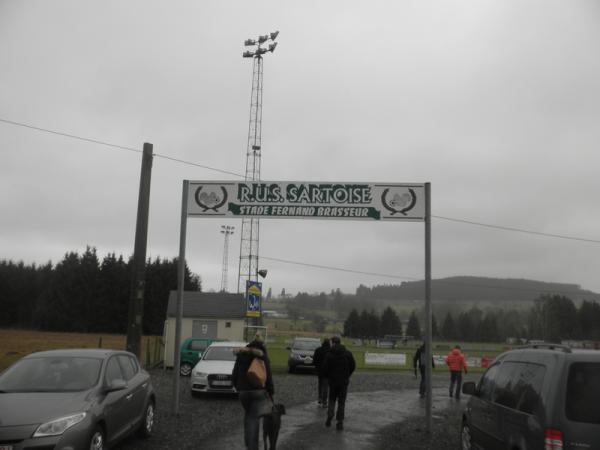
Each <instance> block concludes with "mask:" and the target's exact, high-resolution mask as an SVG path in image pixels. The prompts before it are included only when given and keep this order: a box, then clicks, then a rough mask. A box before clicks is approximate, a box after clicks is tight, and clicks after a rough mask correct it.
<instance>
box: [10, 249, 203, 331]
mask: <svg viewBox="0 0 600 450" xmlns="http://www.w3.org/2000/svg"><path fill="white" fill-rule="evenodd" d="M177 266H178V261H177V258H173V259H161V258H156V259H154V260H150V259H149V260H148V261H147V262H146V286H145V292H144V318H143V333H144V334H162V332H163V324H164V320H165V316H166V310H167V302H168V298H169V292H170V291H171V290H174V289H177ZM132 267H133V264H132V258H128V259H127V261H126V260H125V259H124V258H123V256H122V255H119V256H116V255H115V254H114V253H110V254H108V255H106V256H105V257H104V258H103V259H102V260H101V261H100V259H99V258H98V255H97V252H96V249H95V248H90V247H88V248H87V249H86V250H85V252H83V253H82V254H81V255H80V254H78V253H77V252H68V253H66V254H65V256H64V257H63V259H62V260H61V261H60V262H58V263H57V264H56V265H53V264H52V263H50V262H49V263H47V264H44V265H36V264H31V265H26V264H24V263H23V262H18V263H15V262H13V261H6V260H2V261H0V309H1V310H2V314H0V326H1V327H16V328H29V329H38V330H47V331H73V332H103V333H125V332H126V330H127V319H128V313H129V298H130V295H131V283H132ZM184 287H185V290H196V291H199V290H201V283H200V278H199V277H198V276H196V275H193V274H192V273H191V272H190V271H189V269H188V267H187V265H186V268H185V281H184Z"/></svg>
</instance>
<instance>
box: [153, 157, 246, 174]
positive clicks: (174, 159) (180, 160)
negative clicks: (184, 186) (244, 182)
mask: <svg viewBox="0 0 600 450" xmlns="http://www.w3.org/2000/svg"><path fill="white" fill-rule="evenodd" d="M154 156H156V157H158V158H163V159H168V160H169V161H175V162H178V163H182V164H187V165H188V166H195V167H201V168H203V169H208V170H213V171H215V172H220V173H226V174H227V175H234V176H236V177H240V178H244V175H242V174H240V173H235V172H230V171H228V170H224V169H217V168H215V167H209V166H204V165H202V164H197V163H193V162H190V161H184V160H183V159H178V158H172V157H171V156H166V155H160V154H158V153H155V154H154Z"/></svg>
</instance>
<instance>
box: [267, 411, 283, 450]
mask: <svg viewBox="0 0 600 450" xmlns="http://www.w3.org/2000/svg"><path fill="white" fill-rule="evenodd" d="M284 414H285V406H283V405H282V404H281V403H276V404H274V405H273V408H272V412H271V414H267V415H266V416H264V417H263V442H264V443H265V450H276V449H277V438H278V437H279V429H280V428H281V416H282V415H284ZM267 442H268V443H269V446H268V447H267Z"/></svg>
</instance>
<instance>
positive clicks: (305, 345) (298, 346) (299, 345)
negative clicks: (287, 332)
mask: <svg viewBox="0 0 600 450" xmlns="http://www.w3.org/2000/svg"><path fill="white" fill-rule="evenodd" d="M320 346H321V343H320V342H319V341H294V344H293V345H292V348H293V349H294V350H315V349H317V348H318V347H320Z"/></svg>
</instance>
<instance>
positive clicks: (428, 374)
mask: <svg viewBox="0 0 600 450" xmlns="http://www.w3.org/2000/svg"><path fill="white" fill-rule="evenodd" d="M431 316H432V312H431V183H425V358H426V359H425V360H426V361H427V363H426V364H425V416H426V420H427V433H428V434H431V428H432V417H431V406H432V401H433V399H432V389H431V387H432V381H433V380H432V375H433V370H432V367H431V358H432V354H433V349H432V330H431V322H432V320H431Z"/></svg>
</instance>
